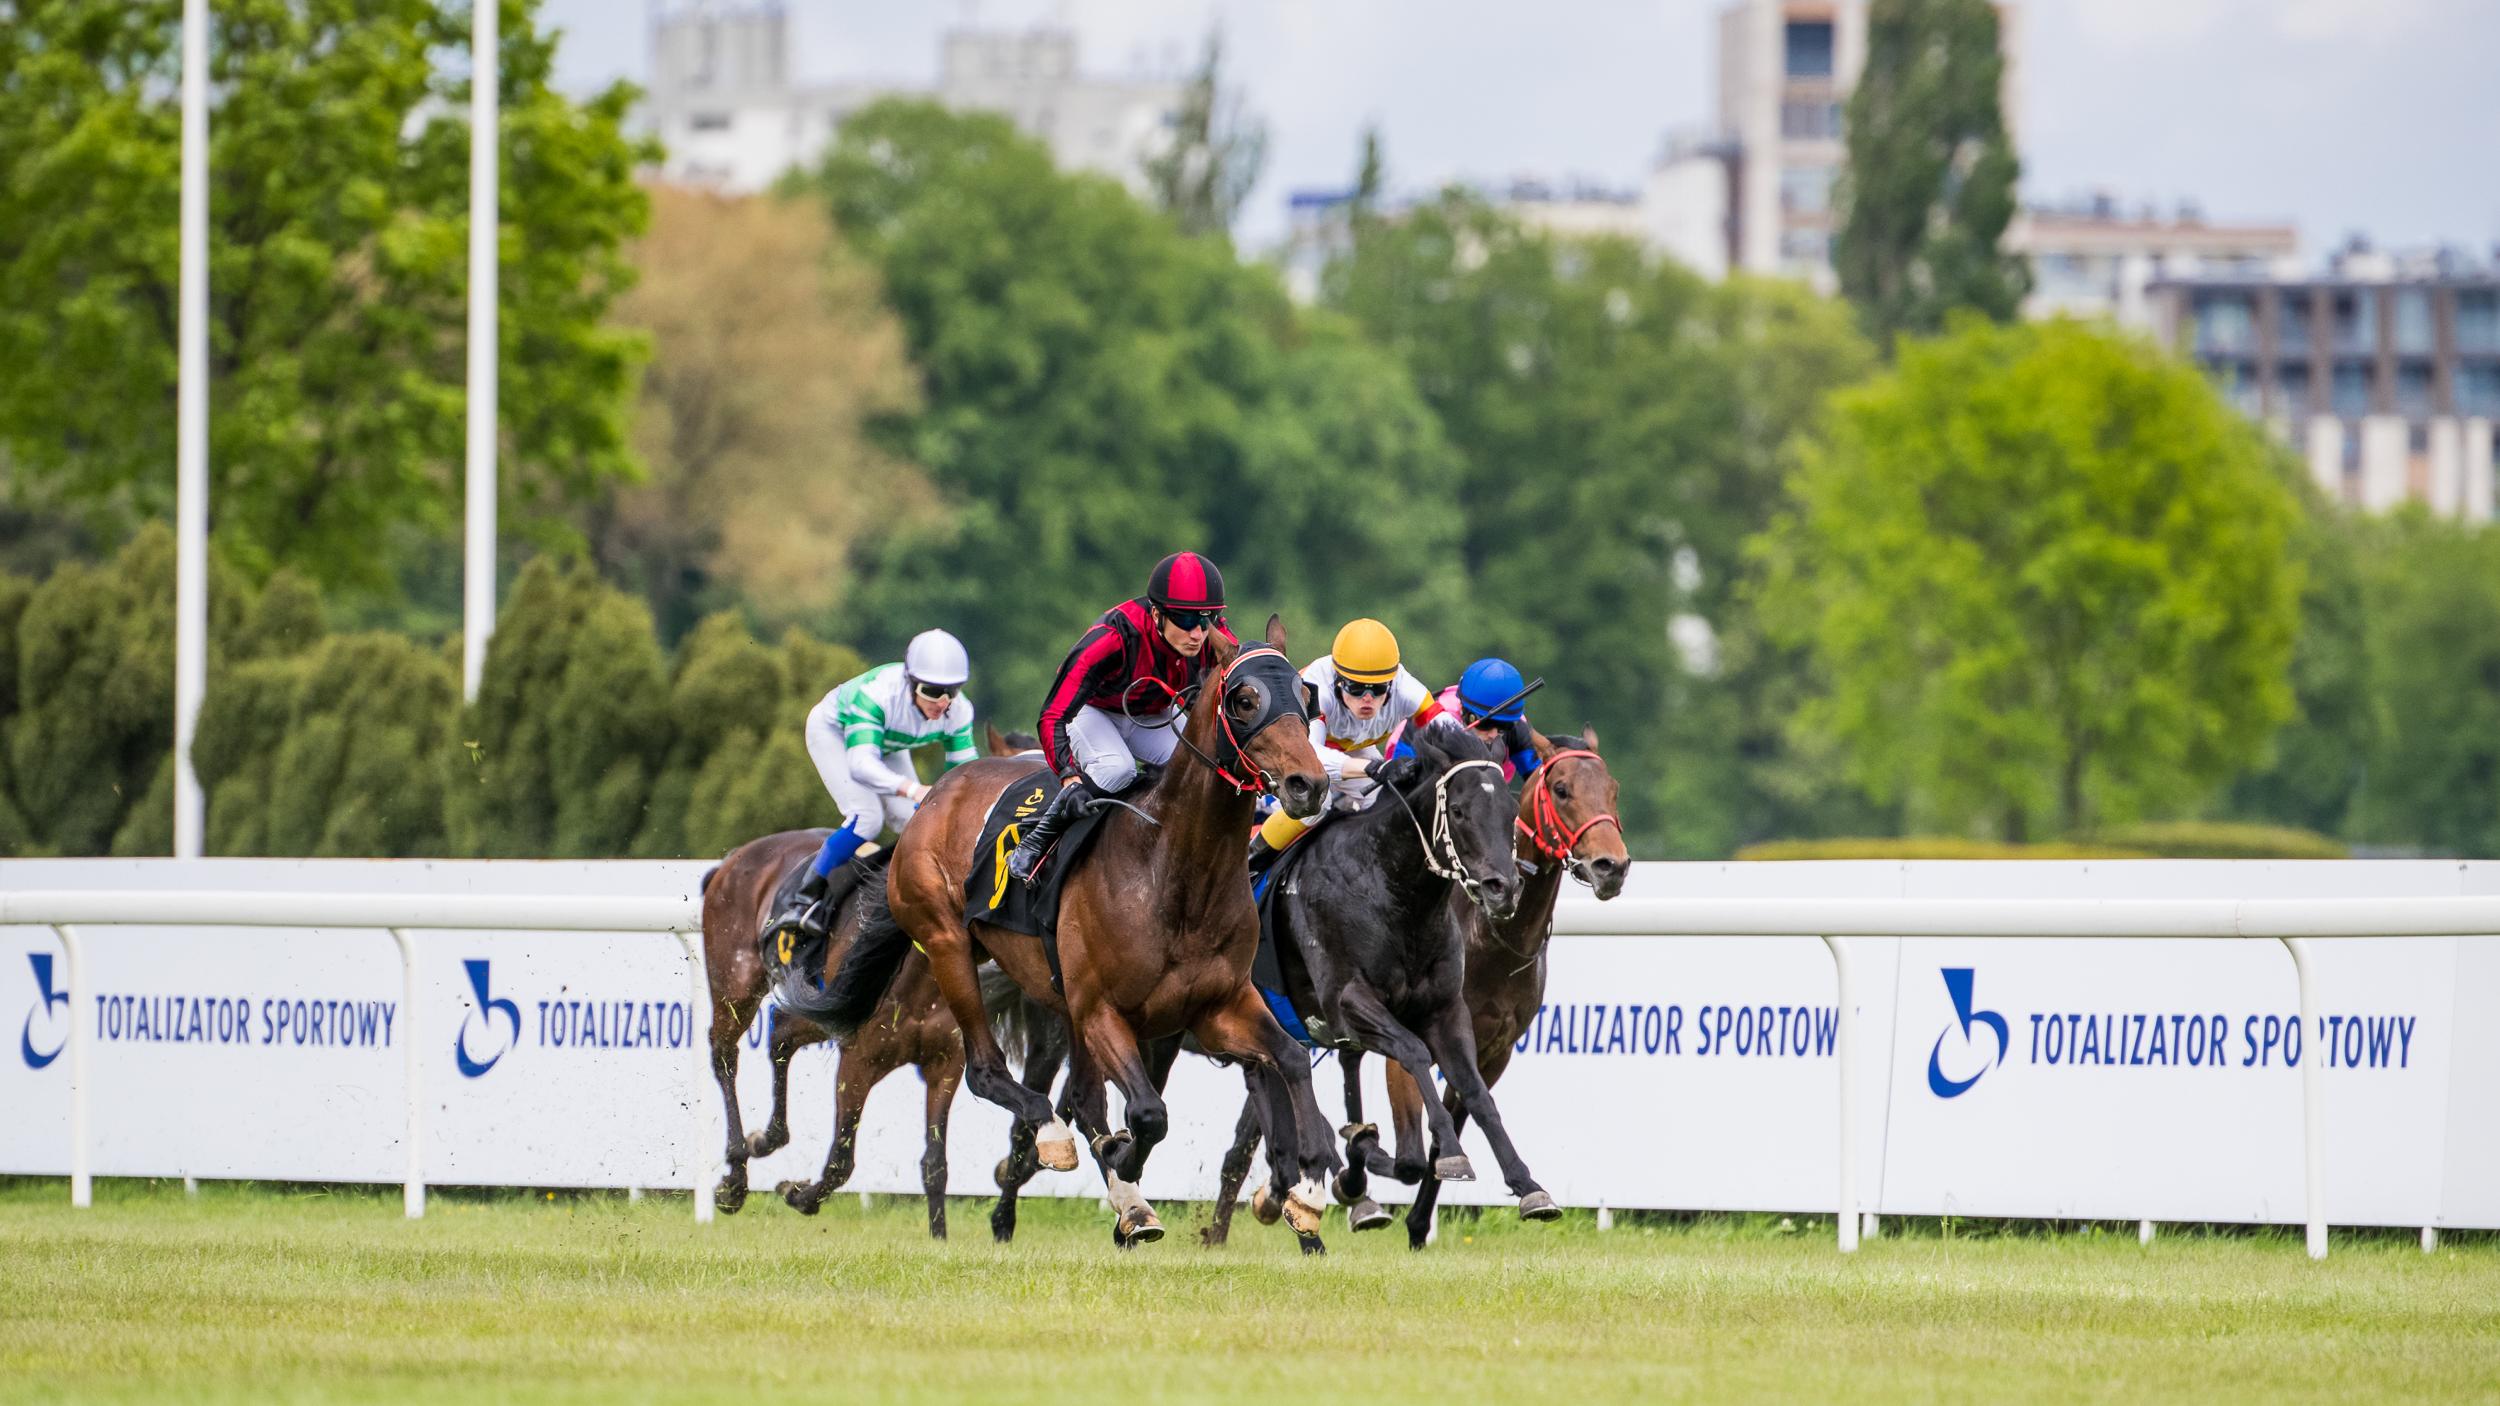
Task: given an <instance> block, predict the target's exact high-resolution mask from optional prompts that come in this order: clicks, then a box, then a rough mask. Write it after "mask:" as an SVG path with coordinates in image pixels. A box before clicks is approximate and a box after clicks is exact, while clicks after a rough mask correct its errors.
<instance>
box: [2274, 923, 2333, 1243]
mask: <svg viewBox="0 0 2500 1406" xmlns="http://www.w3.org/2000/svg"><path fill="white" fill-rule="evenodd" d="M2283 946H2284V947H2285V948H2286V949H2287V950H2289V951H2290V952H2291V954H2292V970H2293V971H2295V972H2297V973H2298V974H2299V976H2300V1142H2301V1174H2302V1177H2303V1179H2304V1180H2305V1182H2306V1183H2307V1193H2308V1202H2309V1258H2311V1259H2313V1260H2322V1259H2325V1258H2326V1061H2325V1059H2324V1058H2323V1055H2324V1051H2323V1050H2322V1049H2321V1048H2320V1047H2321V1045H2322V1044H2323V1041H2321V1040H2320V1039H2319V1038H2318V993H2317V988H2316V986H2315V985H2314V984H2313V983H2312V982H2311V981H2310V979H2309V944H2308V943H2307V942H2306V941H2305V940H2303V939H2301V938H2297V937H2287V938H2284V939H2283Z"/></svg>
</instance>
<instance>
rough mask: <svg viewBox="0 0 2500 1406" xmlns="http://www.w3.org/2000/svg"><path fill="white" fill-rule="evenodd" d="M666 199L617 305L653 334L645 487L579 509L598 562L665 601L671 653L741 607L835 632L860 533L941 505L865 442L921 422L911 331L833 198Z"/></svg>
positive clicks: (919, 481) (642, 434) (643, 442)
mask: <svg viewBox="0 0 2500 1406" xmlns="http://www.w3.org/2000/svg"><path fill="white" fill-rule="evenodd" d="M651 200H652V219H651V228H650V231H649V233H648V234H646V235H645V236H644V237H643V238H642V239H641V240H640V241H639V242H638V243H637V244H636V245H635V247H634V259H635V263H636V265H637V266H638V268H639V270H640V274H639V277H638V278H637V280H636V282H635V285H634V287H633V289H632V291H630V292H629V293H627V294H626V295H625V297H624V298H622V299H621V300H619V302H618V304H617V309H616V311H617V317H618V320H619V321H620V322H622V323H624V324H625V325H627V326H630V327H633V328H636V329H638V330H640V331H642V332H643V333H644V334H646V335H647V336H648V337H649V338H650V339H651V346H652V357H651V361H650V364H649V366H648V367H647V368H645V370H644V372H643V375H642V381H641V399H640V401H639V402H638V404H637V407H636V411H635V417H634V445H635V448H636V450H637V451H638V452H639V454H640V456H641V458H642V461H643V463H644V464H645V465H646V466H647V467H648V470H649V477H648V478H647V479H646V480H645V481H644V482H643V483H640V484H637V485H633V486H631V487H627V488H622V489H619V490H618V491H617V492H615V493H613V494H611V495H609V496H607V497H605V498H602V499H601V500H599V501H598V502H596V503H593V504H591V505H590V506H588V507H587V508H585V509H584V510H583V512H582V515H581V521H582V523H583V526H584V528H585V531H586V534H587V535H588V537H589V540H590V548H591V555H592V558H593V559H594V560H595V561H597V562H598V563H599V566H600V569H601V570H602V571H603V572H605V573H606V574H607V576H608V577H609V579H611V580H614V581H618V582H620V583H623V584H626V585H627V586H629V587H630V588H631V589H632V590H634V592H635V593H636V594H638V595H640V596H642V597H643V598H644V599H645V600H647V601H649V602H650V603H651V609H652V613H653V614H654V615H655V616H656V617H657V618H658V620H659V623H660V635H661V638H662V639H663V640H664V641H671V642H673V641H675V640H677V639H678V638H679V637H680V636H682V635H684V634H685V633H686V632H687V631H688V630H690V629H692V628H693V627H694V625H695V623H696V621H697V620H699V619H700V618H701V616H702V614H703V612H705V611H706V610H710V609H718V608H722V607H725V606H730V605H743V606H745V607H746V608H747V609H749V610H750V611H751V612H752V613H753V614H754V615H755V616H756V617H757V618H758V619H760V620H764V621H771V622H786V621H794V620H808V621H812V622H821V621H822V620H823V619H824V618H825V617H826V615H827V614H828V612H830V611H831V610H832V608H833V607H834V606H835V604H836V603H837V602H838V601H839V599H840V594H841V589H842V587H843V586H844V584H845V583H846V580H847V576H848V566H847V558H848V556H849V552H850V546H851V540H852V538H853V537H855V536H857V535H859V534H861V533H871V534H873V533H876V532H882V531H884V530H886V529H887V528H888V527H889V526H890V525H891V524H892V523H893V522H895V521H896V520H897V519H899V518H901V517H904V516H907V515H909V514H910V513H912V512H914V511H918V510H924V509H925V508H926V507H927V505H928V503H929V500H930V495H929V490H928V485H927V482H926V480H924V479H923V478H922V477H921V476H920V474H919V473H918V472H917V471H916V470H914V469H913V468H912V467H911V466H909V465H908V464H905V463H902V462H900V461H898V460H896V459H895V458H894V457H893V456H891V455H889V454H887V453H885V452H884V451H883V450H881V449H880V448H879V447H878V446H877V445H876V444H875V443H873V442H872V441H871V440H870V438H869V436H868V434H867V430H866V423H867V421H868V420H869V419H871V418H872V417H874V416H878V415H889V416H890V415H905V414H909V413H910V412H911V411H912V410H913V409H914V408H915V404H914V392H915V390H916V386H915V385H914V382H913V377H912V368H911V364H910V362H909V360H908V359H907V358H906V357H905V355H904V351H903V336H902V330H901V328H900V327H899V326H898V325H897V324H896V322H895V319H894V317H893V315H892V314H891V313H889V312H887V311H886V309H885V306H884V302H883V294H882V290H881V289H880V288H879V287H878V285H877V278H876V275H875V273H874V271H873V270H871V269H869V268H868V267H866V265H865V262H864V261H863V260H861V259H860V258H859V256H858V255H856V254H853V253H850V252H849V251H847V250H844V249H842V248H840V247H839V246H838V245H836V244H835V242H834V239H833V230H832V227H831V225H830V223H829V222H828V221H827V220H826V218H825V213H824V210H823V208H822V206H821V203H820V202H814V201H801V200H781V199H772V198H757V199H724V198H722V197H719V196H715V195H711V194H708V193H704V192H699V191H687V190H671V189H668V188H666V187H662V188H658V189H655V190H653V191H652V193H651ZM811 280H812V281H813V283H814V285H815V286H814V287H813V288H812V289H811V287H810V282H811ZM811 294H812V296H811Z"/></svg>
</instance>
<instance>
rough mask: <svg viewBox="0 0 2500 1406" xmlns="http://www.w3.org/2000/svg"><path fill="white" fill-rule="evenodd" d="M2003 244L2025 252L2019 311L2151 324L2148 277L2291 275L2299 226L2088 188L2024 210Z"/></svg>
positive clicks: (2137, 327) (2139, 327) (2132, 325)
mask: <svg viewBox="0 0 2500 1406" xmlns="http://www.w3.org/2000/svg"><path fill="white" fill-rule="evenodd" d="M2005 244H2006V247H2007V248H2008V249H2011V250H2013V251H2015V252H2016V253H2019V254H2023V255H2025V256H2026V257H2028V258H2029V259H2030V260H2031V281H2032V282H2031V296H2030V297H2029V298H2028V299H2027V300H2025V302H2024V303H2023V312H2024V314H2025V315H2026V316H2030V317H2057V316H2065V317H2078V318H2107V319H2109V320H2110V321H2112V322H2115V323H2117V324H2118V325H2119V326H2121V327H2125V328H2129V329H2131V330H2134V331H2150V330H2152V327H2153V303H2152V293H2151V290H2152V286H2153V284H2154V283H2156V282H2158V281H2160V280H2162V279H2190V278H2205V277H2221V278H2240V279H2267V278H2277V277H2296V276H2297V273H2298V270H2297V260H2298V256H2299V253H2300V231H2299V230H2298V229H2297V228H2296V227H2294V226H2292V225H2290V224H2287V223H2240V224H2216V223H2213V222H2210V221H2208V220H2206V219H2205V218H2204V216H2203V214H2202V213H2201V212H2200V211H2198V210H2196V209H2195V208H2194V207H2192V206H2191V207H2183V208H2181V209H2180V210H2179V211H2178V212H2177V213H2176V214H2174V215H2169V216H2164V215H2162V214H2160V213H2158V212H2156V211H2153V210H2150V209H2139V210H2136V211H2134V212H2127V211H2123V210H2121V209H2120V208H2119V206H2118V203H2117V201H2116V200H2115V199H2113V198H2111V197H2109V196H2107V195H2096V196H2093V197H2091V198H2089V199H2087V200H2082V201H2078V202H2075V203H2072V204H2068V205H2061V206H2034V207H2032V208H2030V209H2026V210H2024V211H2023V212H2022V213H2020V214H2018V215H2016V216H2015V217H2014V222H2013V224H2012V225H2011V226H2009V227H2008V228H2007V229H2006V232H2005Z"/></svg>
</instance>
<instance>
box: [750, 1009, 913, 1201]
mask: <svg viewBox="0 0 2500 1406" xmlns="http://www.w3.org/2000/svg"><path fill="white" fill-rule="evenodd" d="M881 1054H882V1052H878V1053H871V1052H869V1051H868V1050H866V1049H863V1048H860V1047H857V1046H854V1047H852V1048H850V1049H845V1050H843V1051H842V1055H841V1059H842V1063H841V1067H840V1068H839V1069H838V1070H837V1071H836V1072H835V1074H834V1080H833V1142H832V1144H831V1145H829V1146H828V1147H826V1149H825V1170H824V1173H823V1175H821V1176H819V1177H818V1178H817V1179H816V1180H814V1181H812V1182H810V1181H785V1182H783V1183H781V1185H779V1186H778V1187H775V1188H774V1189H775V1190H777V1191H779V1192H780V1193H781V1199H782V1200H784V1201H787V1202H789V1203H790V1209H792V1210H794V1211H797V1212H798V1213H799V1214H801V1215H803V1216H812V1215H814V1214H816V1212H817V1209H818V1208H819V1207H821V1206H823V1205H824V1204H825V1198H826V1197H828V1196H831V1195H832V1194H833V1193H834V1192H835V1191H836V1190H838V1189H840V1187H841V1185H842V1183H844V1182H846V1181H849V1180H850V1179H851V1154H852V1150H853V1148H854V1146H855V1145H856V1144H857V1142H858V1140H859V1117H860V1115H861V1114H862V1113H864V1112H866V1111H867V1109H868V1093H869V1091H870V1090H872V1089H874V1088H876V1087H877V1081H878V1080H880V1079H883V1078H884V1077H885V1076H886V1075H888V1074H891V1073H893V1072H894V1067H895V1066H894V1063H893V1061H891V1060H889V1059H885V1058H881V1057H880V1055H881Z"/></svg>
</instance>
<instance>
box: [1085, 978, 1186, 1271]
mask: <svg viewBox="0 0 2500 1406" xmlns="http://www.w3.org/2000/svg"><path fill="white" fill-rule="evenodd" d="M1069 1024H1070V1027H1071V1028H1072V1029H1073V1030H1074V1031H1075V1034H1076V1039H1077V1042H1078V1044H1079V1046H1080V1047H1081V1048H1082V1050H1083V1053H1084V1059H1083V1062H1082V1067H1083V1068H1084V1069H1087V1070H1089V1071H1092V1075H1091V1077H1089V1078H1088V1079H1086V1081H1085V1097H1086V1098H1088V1099H1089V1100H1093V1101H1095V1102H1096V1103H1099V1102H1100V1101H1101V1100H1102V1098H1103V1089H1102V1083H1103V1079H1104V1078H1105V1077H1108V1078H1109V1079H1110V1081H1111V1082H1112V1083H1115V1084H1117V1085H1119V1086H1120V1098H1121V1101H1122V1102H1123V1103H1124V1104H1125V1105H1126V1108H1125V1110H1124V1111H1125V1113H1126V1114H1127V1117H1128V1126H1127V1127H1125V1128H1122V1129H1120V1130H1119V1131H1118V1132H1117V1133H1106V1134H1096V1135H1095V1140H1094V1155H1095V1157H1096V1158H1097V1159H1098V1160H1099V1161H1100V1162H1101V1163H1102V1170H1103V1182H1104V1184H1105V1185H1106V1186H1107V1187H1108V1188H1109V1189H1110V1193H1111V1204H1112V1206H1113V1208H1114V1209H1116V1210H1118V1211H1119V1213H1120V1219H1119V1225H1118V1227H1117V1230H1116V1238H1117V1239H1118V1240H1119V1241H1120V1242H1121V1243H1122V1244H1124V1245H1126V1244H1144V1243H1149V1242H1152V1241H1155V1240H1160V1239H1162V1238H1163V1223H1162V1222H1161V1221H1160V1220H1158V1219H1156V1217H1155V1213H1154V1207H1153V1206H1151V1205H1149V1204H1147V1201H1146V1198H1145V1196H1144V1195H1143V1194H1142V1193H1140V1192H1139V1191H1138V1190H1137V1179H1138V1178H1139V1177H1141V1176H1143V1175H1144V1174H1145V1170H1146V1158H1147V1156H1148V1155H1149V1154H1150V1153H1152V1152H1153V1151H1154V1149H1155V1144H1157V1143H1159V1142H1161V1141H1163V1136H1164V1134H1165V1133H1166V1132H1167V1131H1169V1129H1170V1127H1171V1116H1170V1114H1169V1113H1168V1112H1167V1111H1166V1109H1165V1108H1164V1104H1163V1095H1162V1093H1161V1092H1160V1091H1158V1090H1157V1089H1156V1088H1155V1080H1154V1072H1153V1070H1152V1069H1151V1068H1150V1067H1149V1066H1148V1063H1147V1060H1146V1057H1145V1055H1144V1053H1143V1052H1142V1051H1140V1050H1139V1049H1138V1047H1137V1032H1136V1031H1135V1030H1133V1029H1131V1028H1130V1026H1129V1023H1128V1021H1127V1019H1126V1018H1125V1017H1123V1016H1122V1015H1121V1014H1120V1013H1119V1012H1118V1011H1115V1010H1112V1009H1111V1008H1109V1007H1108V1006H1095V1007H1093V1008H1092V1009H1090V1010H1087V1011H1085V1012H1084V1013H1083V1014H1082V1015H1075V1014H1072V1015H1071V1018H1070V1020H1069ZM1088 1112H1089V1113H1091V1114H1092V1115H1093V1117H1094V1118H1095V1119H1096V1120H1097V1121H1101V1120H1105V1119H1107V1118H1108V1117H1109V1111H1108V1109H1107V1108H1096V1107H1095V1106H1094V1104H1092V1103H1089V1104H1088Z"/></svg>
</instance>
